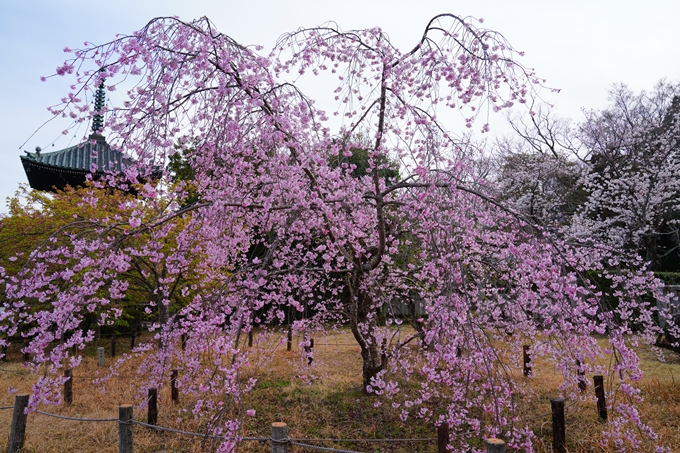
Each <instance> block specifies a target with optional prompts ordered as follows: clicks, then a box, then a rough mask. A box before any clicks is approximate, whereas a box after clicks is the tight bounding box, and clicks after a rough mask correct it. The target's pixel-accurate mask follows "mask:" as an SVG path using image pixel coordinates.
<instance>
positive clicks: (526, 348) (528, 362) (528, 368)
mask: <svg viewBox="0 0 680 453" xmlns="http://www.w3.org/2000/svg"><path fill="white" fill-rule="evenodd" d="M529 347H530V346H529V345H528V344H525V345H524V346H522V351H523V352H524V376H527V377H529V376H530V375H531V357H529Z"/></svg>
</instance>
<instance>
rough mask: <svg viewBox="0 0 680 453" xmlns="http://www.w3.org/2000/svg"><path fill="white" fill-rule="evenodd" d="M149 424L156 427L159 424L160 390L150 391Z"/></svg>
mask: <svg viewBox="0 0 680 453" xmlns="http://www.w3.org/2000/svg"><path fill="white" fill-rule="evenodd" d="M147 423H148V424H149V425H156V424H157V423H158V389H155V388H150V389H149V407H148V415H147Z"/></svg>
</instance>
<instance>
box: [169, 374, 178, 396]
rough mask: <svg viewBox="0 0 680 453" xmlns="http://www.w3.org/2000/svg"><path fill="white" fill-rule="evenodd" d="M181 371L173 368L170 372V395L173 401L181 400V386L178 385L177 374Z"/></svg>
mask: <svg viewBox="0 0 680 453" xmlns="http://www.w3.org/2000/svg"><path fill="white" fill-rule="evenodd" d="M178 375H179V371H177V370H172V371H171V372H170V396H171V399H172V402H173V403H176V402H177V401H179V388H178V387H177V376H178Z"/></svg>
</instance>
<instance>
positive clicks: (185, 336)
mask: <svg viewBox="0 0 680 453" xmlns="http://www.w3.org/2000/svg"><path fill="white" fill-rule="evenodd" d="M180 341H181V342H182V351H186V349H187V334H185V333H183V334H182V337H181V339H180Z"/></svg>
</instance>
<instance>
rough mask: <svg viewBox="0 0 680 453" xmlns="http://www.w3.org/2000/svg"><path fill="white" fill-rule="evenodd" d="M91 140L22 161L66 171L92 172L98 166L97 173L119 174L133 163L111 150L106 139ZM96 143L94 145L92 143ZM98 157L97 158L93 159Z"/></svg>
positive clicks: (24, 157)
mask: <svg viewBox="0 0 680 453" xmlns="http://www.w3.org/2000/svg"><path fill="white" fill-rule="evenodd" d="M90 138H91V140H88V141H86V142H84V143H80V144H78V145H76V146H71V147H70V148H66V149H62V150H60V151H52V152H48V153H37V152H36V153H29V152H26V154H27V155H26V156H21V159H22V160H30V161H33V162H35V163H39V164H43V165H49V166H52V167H61V168H63V169H66V170H85V171H87V172H89V171H90V169H91V166H92V164H93V163H94V164H95V165H96V168H97V171H101V172H107V171H113V172H115V173H119V172H121V171H123V170H124V169H125V167H127V166H129V165H131V164H132V161H131V160H130V159H128V158H126V157H124V156H123V154H122V153H121V152H120V151H117V150H115V149H111V147H110V146H109V145H108V143H106V141H105V140H104V137H102V136H101V135H100V136H98V137H97V136H94V135H91V136H90ZM93 141H94V143H92V142H93ZM94 155H96V157H93V156H94Z"/></svg>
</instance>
